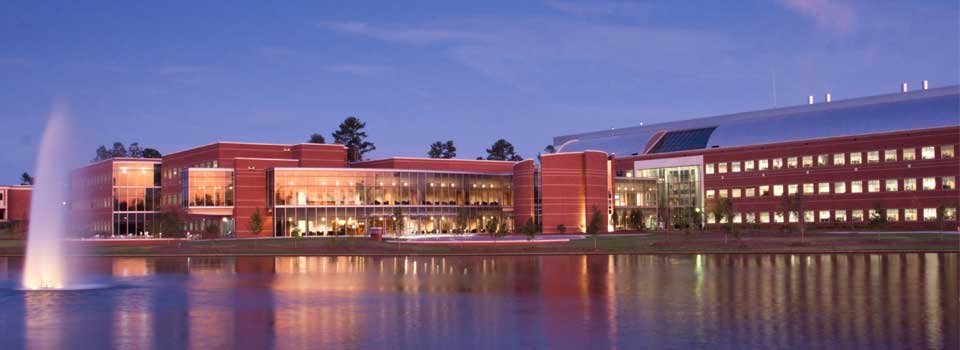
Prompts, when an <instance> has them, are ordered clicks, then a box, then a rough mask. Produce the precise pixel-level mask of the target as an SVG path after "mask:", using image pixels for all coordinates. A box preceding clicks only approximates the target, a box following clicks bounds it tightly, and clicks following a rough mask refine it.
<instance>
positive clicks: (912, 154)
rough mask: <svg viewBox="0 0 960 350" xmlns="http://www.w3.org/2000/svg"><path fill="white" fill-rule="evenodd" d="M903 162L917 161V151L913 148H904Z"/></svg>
mask: <svg viewBox="0 0 960 350" xmlns="http://www.w3.org/2000/svg"><path fill="white" fill-rule="evenodd" d="M903 160H917V150H916V149H913V148H904V149H903Z"/></svg>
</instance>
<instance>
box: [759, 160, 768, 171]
mask: <svg viewBox="0 0 960 350" xmlns="http://www.w3.org/2000/svg"><path fill="white" fill-rule="evenodd" d="M769 165H770V163H769V161H768V160H766V159H761V160H758V161H757V170H767V168H769Z"/></svg>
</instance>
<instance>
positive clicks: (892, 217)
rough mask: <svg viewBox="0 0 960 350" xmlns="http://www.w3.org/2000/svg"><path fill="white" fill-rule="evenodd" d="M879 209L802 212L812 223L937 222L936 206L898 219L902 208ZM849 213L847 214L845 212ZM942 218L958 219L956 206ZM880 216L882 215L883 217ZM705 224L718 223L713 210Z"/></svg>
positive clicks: (758, 219) (766, 216)
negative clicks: (881, 220)
mask: <svg viewBox="0 0 960 350" xmlns="http://www.w3.org/2000/svg"><path fill="white" fill-rule="evenodd" d="M881 210H882V212H878V211H877V210H875V209H870V210H863V209H853V210H849V211H848V210H845V209H840V210H805V211H804V212H803V221H804V222H809V223H814V222H821V223H828V222H863V221H866V220H871V219H876V218H885V219H886V221H887V222H896V221H919V220H923V221H937V218H938V216H937V208H922V209H916V208H906V209H903V210H902V211H903V216H902V220H901V216H900V212H901V209H881ZM848 214H849V215H848ZM864 214H866V215H867V216H864ZM942 214H943V220H945V221H954V220H957V208H943V213H942ZM880 215H883V216H882V217H881V216H880ZM731 220H732V222H733V223H734V224H769V223H784V222H791V223H796V222H798V221H799V220H800V219H799V218H798V217H797V212H772V213H771V212H759V213H734V214H733V216H732V218H731ZM707 223H708V224H716V223H718V220H717V218H716V217H715V216H714V214H713V213H707ZM719 223H721V224H725V223H727V218H726V217H724V218H722V219H721V220H719Z"/></svg>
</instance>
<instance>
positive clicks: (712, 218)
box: [707, 213, 717, 224]
mask: <svg viewBox="0 0 960 350" xmlns="http://www.w3.org/2000/svg"><path fill="white" fill-rule="evenodd" d="M707 223H708V224H716V223H717V217H716V216H714V215H713V213H707Z"/></svg>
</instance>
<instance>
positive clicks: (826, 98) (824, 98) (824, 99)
mask: <svg viewBox="0 0 960 350" xmlns="http://www.w3.org/2000/svg"><path fill="white" fill-rule="evenodd" d="M823 102H826V103H830V93H829V92H828V93H827V94H826V95H824V96H823Z"/></svg>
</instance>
